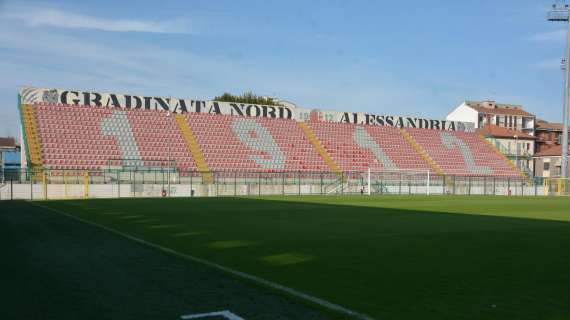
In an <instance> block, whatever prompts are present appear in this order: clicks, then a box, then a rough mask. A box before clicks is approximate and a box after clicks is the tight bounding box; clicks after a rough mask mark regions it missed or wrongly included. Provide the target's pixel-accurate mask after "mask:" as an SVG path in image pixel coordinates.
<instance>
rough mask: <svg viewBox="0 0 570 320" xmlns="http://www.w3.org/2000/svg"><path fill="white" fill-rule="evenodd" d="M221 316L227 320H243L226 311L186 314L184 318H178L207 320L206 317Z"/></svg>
mask: <svg viewBox="0 0 570 320" xmlns="http://www.w3.org/2000/svg"><path fill="white" fill-rule="evenodd" d="M216 316H222V317H224V318H226V319H228V320H245V319H244V318H242V317H240V316H238V315H236V314H233V313H231V312H229V311H228V310H224V311H216V312H208V313H198V314H187V315H184V316H180V319H183V320H186V319H198V318H207V317H216Z"/></svg>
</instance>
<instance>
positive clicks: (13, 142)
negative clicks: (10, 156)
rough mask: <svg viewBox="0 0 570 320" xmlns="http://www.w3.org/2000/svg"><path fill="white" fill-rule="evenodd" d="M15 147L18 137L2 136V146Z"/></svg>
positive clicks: (0, 142)
mask: <svg viewBox="0 0 570 320" xmlns="http://www.w3.org/2000/svg"><path fill="white" fill-rule="evenodd" d="M2 147H3V148H15V147H16V139H14V138H0V148H2Z"/></svg>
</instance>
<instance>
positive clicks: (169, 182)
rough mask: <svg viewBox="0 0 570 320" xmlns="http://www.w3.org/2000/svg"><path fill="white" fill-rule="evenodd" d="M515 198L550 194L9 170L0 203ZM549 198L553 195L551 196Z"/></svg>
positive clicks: (467, 184)
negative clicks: (142, 199) (250, 198)
mask: <svg viewBox="0 0 570 320" xmlns="http://www.w3.org/2000/svg"><path fill="white" fill-rule="evenodd" d="M369 193H370V194H371V195H377V194H406V195H421V194H424V195H427V194H429V195H438V194H439V195H513V196H515V195H516V196H523V195H524V196H538V195H546V194H549V192H548V188H547V187H545V183H543V181H538V180H536V181H533V180H528V179H523V178H505V177H466V176H439V175H433V174H431V175H430V174H429V173H427V172H410V171H402V172H398V171H387V172H372V173H369V172H341V173H333V172H270V173H268V172H196V171H180V170H175V169H168V168H157V169H148V170H140V169H135V170H126V169H121V170H118V169H105V170H96V171H84V170H7V171H4V172H2V175H1V180H0V199H1V200H8V199H28V200H48V199H88V198H124V197H192V196H263V195H342V194H369ZM550 194H552V193H550Z"/></svg>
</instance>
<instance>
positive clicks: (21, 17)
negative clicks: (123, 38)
mask: <svg viewBox="0 0 570 320" xmlns="http://www.w3.org/2000/svg"><path fill="white" fill-rule="evenodd" d="M0 17H2V18H6V19H13V20H18V21H20V22H23V23H25V24H27V25H29V26H32V27H41V26H48V27H58V28H66V29H91V30H100V31H108V32H148V33H182V34H184V33H190V28H189V23H188V21H186V20H183V19H172V20H170V21H165V22H162V21H161V22H156V21H148V20H137V19H104V18H97V17H92V16H87V15H82V14H78V13H73V12H68V11H63V10H58V9H51V8H28V7H25V8H23V7H8V8H7V9H6V10H5V11H4V12H3V13H1V14H0Z"/></svg>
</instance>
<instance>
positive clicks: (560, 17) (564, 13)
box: [547, 4, 570, 178]
mask: <svg viewBox="0 0 570 320" xmlns="http://www.w3.org/2000/svg"><path fill="white" fill-rule="evenodd" d="M569 17H570V7H569V6H568V5H567V4H564V5H562V4H560V5H558V4H553V5H552V10H550V11H549V12H548V15H547V19H548V21H554V22H559V21H562V22H566V23H567V25H568V26H567V28H568V31H567V32H566V54H565V57H564V60H563V68H564V109H563V112H562V115H563V119H562V155H561V156H562V163H561V166H560V167H561V172H560V177H561V178H567V177H568V93H569V92H568V91H569V88H568V85H569V84H570V65H569V63H570V23H569Z"/></svg>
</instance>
